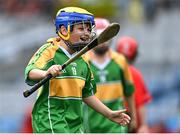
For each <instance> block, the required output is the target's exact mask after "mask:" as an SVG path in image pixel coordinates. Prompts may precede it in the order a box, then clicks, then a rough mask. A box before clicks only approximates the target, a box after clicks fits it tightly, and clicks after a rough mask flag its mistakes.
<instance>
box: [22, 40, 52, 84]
mask: <svg viewBox="0 0 180 134" xmlns="http://www.w3.org/2000/svg"><path fill="white" fill-rule="evenodd" d="M50 47H51V44H50V43H47V44H45V45H43V46H42V47H41V48H39V50H38V51H37V52H36V53H35V54H34V55H33V57H32V58H31V59H30V61H29V63H28V65H27V67H26V68H25V82H26V83H27V84H28V85H31V86H32V85H34V84H36V83H37V82H38V81H37V80H31V79H29V77H28V75H29V72H30V71H31V70H33V69H41V70H46V69H47V65H48V63H49V61H51V59H52V56H51V53H50V49H49V48H50Z"/></svg>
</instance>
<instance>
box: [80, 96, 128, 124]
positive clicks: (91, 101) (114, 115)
mask: <svg viewBox="0 0 180 134" xmlns="http://www.w3.org/2000/svg"><path fill="white" fill-rule="evenodd" d="M83 101H84V102H85V103H86V104H87V105H89V106H90V107H91V108H93V109H94V110H95V111H97V112H98V113H100V114H102V115H104V116H105V117H107V118H108V119H109V120H111V121H113V122H116V123H118V124H120V125H127V124H128V123H129V122H130V117H129V116H128V115H127V114H125V113H124V112H126V109H124V110H118V111H112V110H111V109H109V108H108V107H106V106H105V105H104V104H103V103H102V102H101V101H100V100H99V99H98V98H97V97H96V96H94V95H93V96H89V97H86V98H83Z"/></svg>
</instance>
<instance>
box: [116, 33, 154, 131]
mask: <svg viewBox="0 0 180 134" xmlns="http://www.w3.org/2000/svg"><path fill="white" fill-rule="evenodd" d="M116 50H117V52H119V53H120V54H123V55H124V56H125V57H126V58H127V60H128V62H129V64H130V65H129V69H130V71H131V74H132V78H133V82H134V86H135V103H136V110H137V113H136V115H137V132H140V133H141V132H144V133H148V132H149V130H148V126H147V124H146V108H145V105H146V104H147V103H149V102H150V100H151V95H150V93H149V91H148V89H147V87H146V85H145V83H144V80H143V76H142V74H141V72H140V71H139V70H138V69H137V68H135V66H134V65H133V63H134V62H135V60H136V58H137V55H138V43H137V41H136V40H135V39H134V38H132V37H129V36H124V37H121V38H119V40H118V41H117V45H116Z"/></svg>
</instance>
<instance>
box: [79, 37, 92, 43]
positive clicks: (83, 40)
mask: <svg viewBox="0 0 180 134" xmlns="http://www.w3.org/2000/svg"><path fill="white" fill-rule="evenodd" d="M80 40H81V41H82V42H89V41H90V39H89V38H85V37H80Z"/></svg>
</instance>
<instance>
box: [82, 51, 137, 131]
mask: <svg viewBox="0 0 180 134" xmlns="http://www.w3.org/2000/svg"><path fill="white" fill-rule="evenodd" d="M91 56H92V57H91V59H90V60H89V62H90V66H91V70H92V72H93V75H94V78H95V81H96V84H97V93H96V94H95V95H96V96H97V97H98V98H99V99H100V100H101V101H102V102H103V103H104V104H105V105H106V106H108V107H109V108H110V109H112V110H118V109H124V101H123V100H124V96H130V95H132V93H133V92H134V87H133V83H132V78H131V75H130V72H129V70H128V65H127V62H126V60H125V58H124V57H123V56H122V55H119V54H117V53H115V52H113V51H109V57H108V58H107V59H106V60H105V62H104V63H103V64H98V63H97V62H95V60H93V55H91ZM84 111H85V113H86V115H85V116H84V119H85V121H86V123H85V127H86V132H90V133H97V132H98V133H119V132H127V128H125V127H123V126H119V125H118V124H116V123H114V122H112V121H110V120H108V119H107V118H105V117H103V116H102V115H100V114H99V113H97V112H95V111H94V110H93V109H91V108H90V107H87V106H85V107H84Z"/></svg>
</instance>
